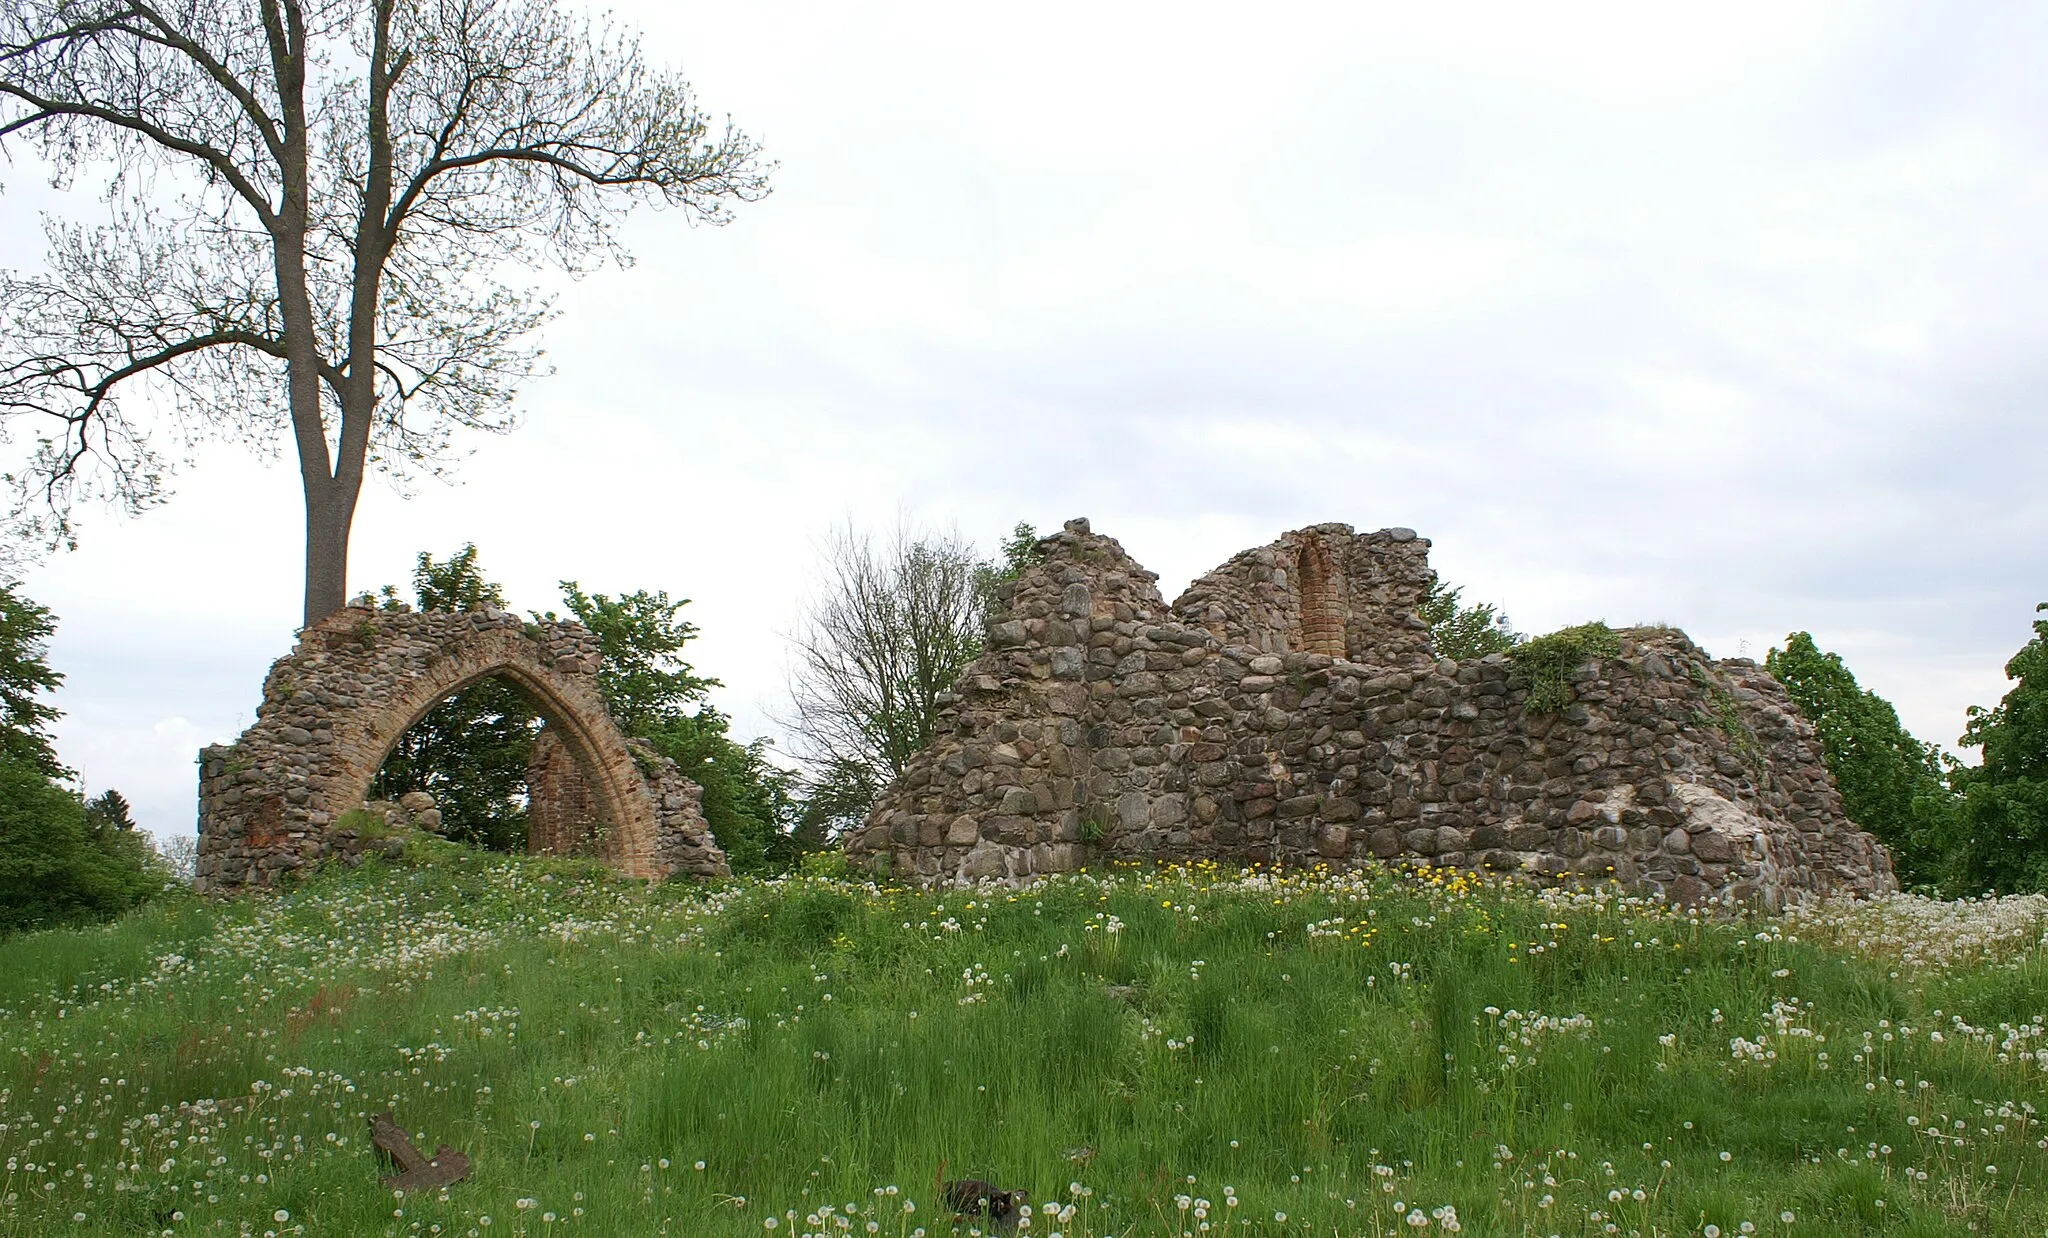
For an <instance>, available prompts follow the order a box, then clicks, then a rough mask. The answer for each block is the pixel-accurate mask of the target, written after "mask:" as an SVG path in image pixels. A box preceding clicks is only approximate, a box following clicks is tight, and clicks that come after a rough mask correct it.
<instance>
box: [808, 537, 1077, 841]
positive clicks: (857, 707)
mask: <svg viewBox="0 0 2048 1238" xmlns="http://www.w3.org/2000/svg"><path fill="white" fill-rule="evenodd" d="M1036 545H1037V538H1036V537H1034V536H1032V530H1031V527H1030V526H1029V525H1025V524H1020V525H1018V526H1017V528H1016V529H1015V530H1014V532H1013V533H1012V536H1011V537H1010V539H1009V540H1007V541H1006V542H1005V543H1004V545H1003V553H1004V559H1003V561H1002V563H1001V564H999V565H998V564H987V563H983V562H980V561H979V560H977V559H976V557H975V554H974V549H973V547H972V546H970V545H969V544H968V543H966V542H964V541H962V540H961V539H960V538H959V536H958V535H957V534H933V533H919V532H916V531H914V530H912V529H910V528H909V527H907V526H902V525H899V526H898V527H897V529H896V531H895V532H894V534H893V535H892V536H890V537H889V538H888V539H887V540H886V541H878V540H877V539H876V538H874V537H872V536H870V535H868V534H866V533H861V532H857V531H855V530H854V529H853V528H852V527H851V526H841V527H838V528H835V529H833V530H832V532H831V533H830V534H829V535H828V536H827V539H826V542H825V548H824V560H825V573H826V580H825V587H824V591H823V592H822V593H821V594H820V595H819V596H818V598H817V599H816V600H815V601H814V602H813V603H812V605H811V607H810V609H809V611H808V613H807V614H806V615H805V616H804V618H803V620H802V624H801V627H800V629H799V631H798V634H797V636H796V638H795V646H796V666H795V669H794V671H793V672H792V678H791V684H790V698H791V702H792V704H793V706H794V715H793V717H792V718H791V719H790V720H789V726H790V729H791V730H792V731H794V732H795V734H796V736H797V739H798V741H799V744H800V745H801V749H802V753H803V755H804V757H805V759H806V762H807V764H808V765H809V766H810V768H811V771H812V776H811V778H810V779H809V780H808V783H807V786H806V792H807V798H808V801H809V803H810V804H811V805H812V807H813V812H812V817H813V820H814V824H816V825H817V826H820V827H826V828H839V827H843V826H845V825H846V824H849V823H851V822H854V821H858V820H859V819H860V818H861V817H862V816H864V815H865V814H866V812H867V809H868V807H869V806H870V805H872V804H873V803H874V798H875V794H876V792H877V791H878V790H879V788H880V787H881V786H883V785H884V784H886V783H887V782H888V781H889V780H890V779H892V778H894V777H896V776H897V775H899V774H901V773H902V772H903V770H904V767H905V766H906V765H908V764H909V762H910V759H911V758H912V757H914V756H916V755H917V754H918V753H919V752H922V751H924V749H925V748H927V747H929V746H930V744H931V742H932V735H933V729H934V727H935V726H936V725H937V722H938V715H939V697H940V696H941V695H942V694H943V693H945V692H946V691H948V690H949V689H951V688H952V686H953V683H954V681H955V680H957V679H958V678H959V677H960V672H961V671H962V670H964V669H965V668H966V666H967V664H968V663H969V662H972V661H973V660H974V659H975V658H976V657H978V656H979V655H980V653H981V633H982V625H983V623H984V622H985V619H986V617H987V615H988V612H989V608H990V606H991V604H992V603H991V599H992V598H993V596H994V590H995V587H996V585H997V584H999V583H1000V582H1001V581H1002V580H1004V579H1007V578H1013V577H1014V576H1015V575H1016V573H1017V572H1019V571H1021V570H1022V569H1023V567H1024V566H1025V565H1026V564H1027V563H1028V562H1029V561H1030V559H1031V557H1032V556H1033V555H1035V554H1036Z"/></svg>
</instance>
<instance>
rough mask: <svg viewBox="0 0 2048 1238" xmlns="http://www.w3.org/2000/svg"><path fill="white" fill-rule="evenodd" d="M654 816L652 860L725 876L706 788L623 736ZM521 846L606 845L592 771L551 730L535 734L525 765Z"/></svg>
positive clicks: (543, 849)
mask: <svg viewBox="0 0 2048 1238" xmlns="http://www.w3.org/2000/svg"><path fill="white" fill-rule="evenodd" d="M626 747H627V749H628V750H629V751H630V752H631V753H632V754H633V760H634V762H635V763H636V764H637V765H638V766H639V768H640V773H641V776H642V777H643V778H644V779H645V780H646V782H647V790H648V793H649V795H650V797H651V799H652V801H653V803H654V808H655V812H656V815H657V817H658V819H659V821H660V826H659V828H658V829H657V830H656V831H655V835H654V846H653V850H652V852H651V854H650V856H649V857H648V858H649V860H650V861H651V862H652V866H653V867H655V868H658V869H661V870H662V871H665V872H669V873H688V874H690V875H692V876H698V877H711V876H720V875H724V874H725V872H726V869H725V867H724V856H723V854H722V853H720V852H719V851H718V846H717V844H716V843H715V842H714V841H713V840H712V838H711V827H710V824H709V823H708V822H706V821H705V819H704V788H702V787H700V786H698V785H697V784H696V783H694V782H692V781H690V780H689V779H688V778H686V777H684V776H683V772H682V768H681V767H680V766H678V765H677V764H676V763H675V762H674V761H672V760H670V759H669V758H667V757H665V756H663V755H661V754H660V753H659V752H657V751H655V749H654V746H653V745H652V744H649V743H648V742H647V741H646V740H644V739H629V740H627V741H626ZM526 794H527V805H526V850H527V854H529V855H587V856H604V855H607V854H608V853H609V852H610V851H611V850H612V847H611V838H610V831H611V822H610V819H609V818H608V816H607V815H606V812H605V808H604V804H603V803H602V802H601V801H600V800H599V799H598V797H597V794H596V791H595V789H594V787H593V786H592V781H591V778H590V776H589V775H588V774H587V773H586V772H585V771H584V769H583V766H582V763H581V762H579V761H578V760H577V759H576V754H575V752H574V750H573V749H571V748H570V746H569V745H568V744H566V743H564V742H562V740H560V739H559V738H557V737H556V736H555V734H554V732H553V731H551V730H543V731H542V732H541V733H540V734H539V735H538V736H536V737H535V738H534V743H533V754H532V756H531V757H529V758H528V760H527V765H526Z"/></svg>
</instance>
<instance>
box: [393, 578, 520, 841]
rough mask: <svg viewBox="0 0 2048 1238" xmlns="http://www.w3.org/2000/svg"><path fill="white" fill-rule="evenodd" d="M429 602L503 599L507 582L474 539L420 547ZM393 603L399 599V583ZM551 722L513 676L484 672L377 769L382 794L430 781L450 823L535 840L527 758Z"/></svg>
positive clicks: (484, 836) (420, 585)
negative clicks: (454, 546)
mask: <svg viewBox="0 0 2048 1238" xmlns="http://www.w3.org/2000/svg"><path fill="white" fill-rule="evenodd" d="M412 588H413V598H414V600H415V601H416V602H417V603H418V605H419V608H420V609H421V610H439V611H467V610H476V609H479V608H481V607H484V606H492V607H499V608H502V607H503V606H504V605H505V593H504V590H503V589H502V588H501V587H500V586H499V585H498V584H496V583H495V582H493V581H490V580H487V579H485V578H484V574H483V569H482V568H481V567H479V566H478V565H477V551H476V546H475V545H473V544H470V545H465V546H463V547H462V549H460V550H458V551H456V552H455V553H454V554H452V555H449V556H448V557H447V558H446V559H439V560H437V559H435V558H434V557H433V556H432V555H430V554H427V553H425V552H424V551H423V552H421V554H420V557H419V560H418V562H417V564H416V565H415V566H414V568H413V574H412ZM382 592H383V597H384V605H385V606H386V607H387V608H395V607H397V606H399V605H400V602H399V598H398V591H397V589H396V588H394V587H392V586H390V585H386V586H385V587H384V589H383V591H382ZM542 725H543V723H542V720H541V716H540V712H539V711H538V710H536V709H535V708H534V706H533V701H532V699H531V698H529V697H528V696H527V695H526V694H525V693H524V692H522V691H520V689H519V688H518V687H517V686H516V685H514V684H512V683H511V682H509V681H508V680H505V679H500V678H490V679H484V680H480V681H478V682H476V683H473V684H471V685H470V686H469V687H467V688H464V689H463V690H462V691H460V692H457V693H456V694H454V695H453V696H451V697H449V698H448V699H446V700H444V701H442V702H440V703H439V704H437V705H435V706H434V707H433V708H432V709H431V710H429V711H427V715H426V716H425V717H424V718H421V719H420V720H419V721H418V722H416V723H414V724H413V725H412V727H411V728H410V729H409V730H407V731H406V733H405V734H404V735H401V736H400V737H399V739H398V743H397V745H396V746H395V747H394V748H392V750H391V755H390V756H388V757H386V758H385V759H384V765H383V768H382V769H380V770H378V772H377V779H376V782H375V785H374V788H373V791H374V794H376V795H377V796H378V797H380V798H383V799H397V798H398V797H399V796H401V795H404V794H406V793H407V792H409V791H425V792H427V793H428V794H430V795H432V796H433V797H434V802H435V804H436V805H437V806H438V807H439V808H440V810H441V832H442V833H444V834H446V835H447V836H448V837H450V838H454V839H459V840H462V841H464V842H470V843H475V844H476V845H478V846H483V847H489V848H492V849H493V850H497V851H524V850H525V849H526V766H527V761H528V759H529V758H530V757H531V756H532V753H533V737H534V736H535V735H537V734H539V733H540V729H541V726H542Z"/></svg>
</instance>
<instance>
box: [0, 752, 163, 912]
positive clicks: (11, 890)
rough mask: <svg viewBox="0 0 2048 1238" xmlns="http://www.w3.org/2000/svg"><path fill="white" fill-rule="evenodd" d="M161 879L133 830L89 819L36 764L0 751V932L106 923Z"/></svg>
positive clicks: (159, 864) (158, 886) (144, 841)
mask: <svg viewBox="0 0 2048 1238" xmlns="http://www.w3.org/2000/svg"><path fill="white" fill-rule="evenodd" d="M169 875H170V874H169V870H168V869H167V868H166V867H165V865H164V863H163V861H162V860H161V859H160V858H159V857H158V856H157V854H156V851H155V850H154V849H153V848H152V847H151V846H150V845H149V840H148V838H147V837H146V836H145V835H143V833H142V832H141V831H139V830H134V829H124V828H122V827H120V826H119V825H117V824H114V823H113V822H110V821H106V820H104V819H99V818H96V817H95V816H93V815H92V814H89V813H88V812H87V811H86V806H85V804H84V803H83V802H81V801H80V800H79V798H78V796H77V795H76V794H75V793H74V792H72V791H69V790H66V789H65V788H63V787H60V786H58V785H57V784H56V783H54V782H52V781H51V780H50V776H49V775H48V774H47V773H45V772H44V771H43V770H42V768H41V767H40V766H38V765H36V764H35V763H34V762H31V761H24V760H22V759H20V758H19V757H16V756H14V755H13V754H12V753H7V754H0V933H12V932H18V931H20V930H23V929H33V928H49V927H52V926H55V925H63V924H84V923H89V922H91V921H95V920H108V919H112V918H113V917H115V916H118V915H120V914H121V913H122V912H124V911H127V910H128V909H129V908H131V907H134V906H136V905H137V904H139V903H142V902H143V901H145V900H147V899H148V898H149V897H150V896H151V895H153V894H156V893H158V892H160V891H161V890H162V889H163V888H164V884H165V881H166V879H167V878H168V877H169Z"/></svg>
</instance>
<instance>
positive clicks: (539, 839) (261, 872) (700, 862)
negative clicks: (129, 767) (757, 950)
mask: <svg viewBox="0 0 2048 1238" xmlns="http://www.w3.org/2000/svg"><path fill="white" fill-rule="evenodd" d="M597 667H598V650H597V640H596V638H595V637H594V636H592V635H591V633H590V632H589V631H588V630H587V629H585V628H583V627H582V626H581V625H579V624H575V623H549V624H537V625H530V624H527V623H525V622H523V621H522V620H520V618H519V617H518V616H516V615H512V614H508V613H506V612H503V611H498V610H494V609H483V610H476V611H462V612H452V613H451V612H422V613H414V612H411V611H406V610H395V611H394V610H381V609H376V608H373V607H371V606H369V605H367V604H365V603H358V604H356V605H351V606H348V607H344V608H343V609H341V610H339V611H336V612H335V613H334V614H333V615H331V616H329V617H328V618H326V619H324V620H322V621H321V622H319V623H317V624H314V625H313V626H312V627H309V628H307V629H306V630H305V632H304V633H303V634H301V636H300V639H299V644H298V646H297V648H295V649H294V650H293V651H292V652H291V653H290V654H289V655H288V656H286V657H284V658H281V659H279V660H278V661H277V663H276V664H275V665H273V666H272V667H271V669H270V674H269V676H268V677H267V678H265V680H264V684H263V703H262V704H261V705H259V706H258V707H257V710H256V717H257V721H256V724H255V725H254V726H252V727H250V728H249V729H248V730H247V731H244V732H243V733H242V735H241V737H240V738H238V739H237V740H236V741H235V742H234V743H233V744H231V745H227V746H225V747H222V746H215V747H209V748H206V749H204V750H202V751H201V753H200V758H199V759H200V777H199V881H198V884H199V887H200V888H201V889H216V890H220V889H232V888H236V887H240V886H243V885H250V884H255V885H266V884H269V883H270V882H272V881H273V880H275V879H276V877H277V875H278V874H279V873H281V872H285V871H289V870H292V869H297V868H301V867H305V866H308V865H311V864H315V863H318V862H319V861H320V860H322V859H325V858H326V857H328V856H330V855H337V854H339V855H353V854H357V853H360V852H361V851H362V850H363V849H364V847H363V840H361V839H360V838H358V837H357V836H356V832H355V831H354V830H352V829H350V828H348V827H347V825H346V823H345V822H344V821H343V818H344V816H345V814H347V813H348V812H349V811H350V810H352V809H356V808H360V807H362V806H363V804H364V799H365V796H366V795H367V794H368V792H369V789H370V783H371V780H372V779H374V778H375V776H376V774H377V770H378V768H379V767H381V766H382V765H383V763H384V758H385V757H386V756H387V755H389V753H390V751H391V748H392V746H393V745H394V744H395V743H397V742H398V738H399V736H401V735H402V734H404V733H405V731H406V729H407V728H409V727H411V726H412V725H413V724H414V723H416V722H418V721H419V720H420V719H421V718H422V717H423V716H425V714H426V712H427V711H428V710H429V709H431V708H433V706H434V705H435V704H436V703H438V702H439V701H441V700H442V699H444V698H446V697H447V696H449V695H450V694H451V693H454V692H456V691H459V690H460V689H462V688H464V687H467V686H468V685H470V684H472V683H475V682H476V681H477V680H479V679H483V678H486V677H490V676H501V677H503V678H506V679H509V680H511V681H512V682H513V683H515V684H517V685H518V686H519V687H520V688H521V689H522V690H524V691H525V692H526V693H527V695H528V696H529V697H530V698H531V699H532V700H533V702H534V704H535V706H536V707H537V709H538V710H539V712H540V713H541V715H542V717H543V718H544V719H545V720H546V724H547V725H546V729H545V730H544V731H543V732H542V735H543V739H542V740H541V741H540V742H538V743H537V744H536V747H535V754H534V769H533V770H532V771H530V774H532V775H534V776H535V780H534V781H533V782H532V783H531V784H530V785H529V787H528V792H529V797H530V799H531V801H532V803H531V807H532V810H533V811H534V813H535V816H536V818H537V820H538V821H539V822H540V823H541V826H540V829H539V830H538V832H537V833H535V834H534V835H532V838H533V846H534V849H536V850H541V851H562V852H577V853H592V854H596V855H598V856H600V857H601V858H603V859H605V860H606V861H608V862H610V863H611V864H612V865H613V866H615V867H617V868H618V869H620V870H621V871H622V872H625V873H627V874H630V875H632V876H637V877H647V878H658V877H666V876H670V875H672V874H677V873H688V874H693V875H698V876H710V875H715V874H723V873H725V872H726V871H727V868H726V863H725V856H724V853H722V852H721V851H719V849H718V847H717V844H716V843H714V842H713V841H712V839H711V833H710V830H709V828H708V827H707V826H706V824H705V822H704V817H703V813H702V812H701V811H700V808H699V801H700V797H701V792H700V791H699V790H698V789H697V788H696V786H695V785H694V784H692V783H691V782H690V781H689V780H688V779H686V778H684V777H683V775H682V774H681V772H680V771H679V770H678V769H677V768H676V766H675V764H674V762H671V761H667V760H666V759H664V758H662V757H660V756H658V755H657V754H655V753H654V751H653V750H652V749H650V748H647V747H646V746H645V745H635V744H634V743H632V742H631V741H628V740H627V739H626V737H625V736H624V735H623V734H621V733H620V731H619V729H618V727H617V726H616V725H614V724H613V722H612V720H611V717H610V715H609V714H608V713H607V712H606V710H605V706H604V701H603V698H602V697H601V696H600V695H599V693H598V689H597Z"/></svg>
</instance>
